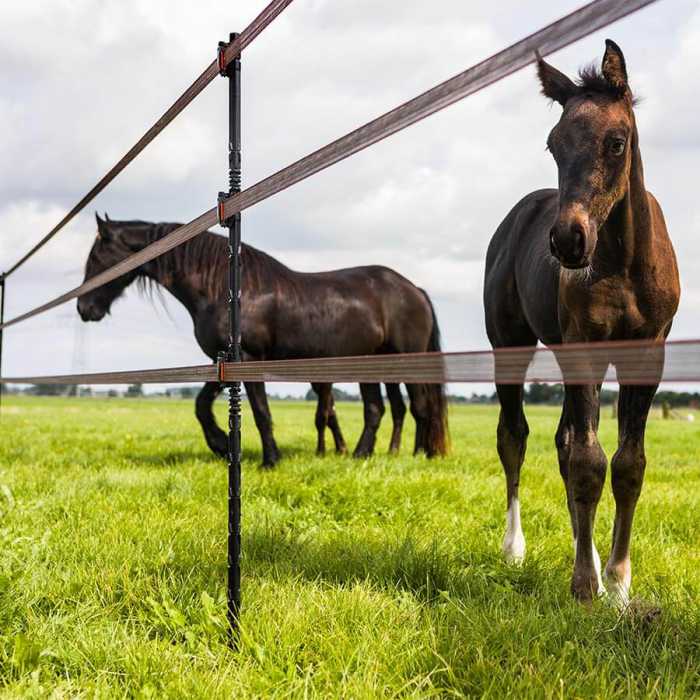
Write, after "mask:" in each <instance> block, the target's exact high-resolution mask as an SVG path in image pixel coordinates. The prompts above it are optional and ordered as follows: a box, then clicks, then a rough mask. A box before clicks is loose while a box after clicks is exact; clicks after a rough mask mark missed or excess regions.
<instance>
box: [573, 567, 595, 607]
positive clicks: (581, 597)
mask: <svg viewBox="0 0 700 700" xmlns="http://www.w3.org/2000/svg"><path fill="white" fill-rule="evenodd" d="M571 593H572V595H573V596H574V598H576V600H578V601H579V602H581V603H592V602H593V601H594V600H596V599H597V598H600V596H601V594H602V593H603V592H602V591H599V590H598V579H597V578H596V576H595V574H594V575H593V576H590V577H588V576H574V577H573V578H572V579H571Z"/></svg>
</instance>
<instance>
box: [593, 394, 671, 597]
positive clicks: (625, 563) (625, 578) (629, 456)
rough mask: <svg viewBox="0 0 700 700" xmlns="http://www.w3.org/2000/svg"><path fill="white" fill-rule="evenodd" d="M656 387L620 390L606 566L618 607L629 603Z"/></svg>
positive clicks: (609, 588)
mask: <svg viewBox="0 0 700 700" xmlns="http://www.w3.org/2000/svg"><path fill="white" fill-rule="evenodd" d="M657 386H658V385H654V386H621V387H620V400H619V403H618V448H617V452H616V453H615V456H614V457H613V458H612V462H611V465H610V467H611V469H610V471H611V479H612V489H613V495H614V496H615V524H614V526H613V541H612V550H611V552H610V559H608V563H607V564H606V566H605V585H606V588H607V590H608V593H610V595H611V596H612V597H613V598H614V601H615V602H616V603H617V604H618V605H619V606H620V607H624V606H626V605H627V603H628V602H629V589H630V584H631V582H632V565H631V562H630V540H631V537H632V520H633V518H634V511H635V507H636V505H637V501H638V500H639V494H640V493H641V491H642V482H643V480H644V469H645V467H646V456H645V454H644V433H645V430H646V424H647V416H648V415H649V409H650V408H651V402H652V400H653V398H654V394H655V393H656V388H657Z"/></svg>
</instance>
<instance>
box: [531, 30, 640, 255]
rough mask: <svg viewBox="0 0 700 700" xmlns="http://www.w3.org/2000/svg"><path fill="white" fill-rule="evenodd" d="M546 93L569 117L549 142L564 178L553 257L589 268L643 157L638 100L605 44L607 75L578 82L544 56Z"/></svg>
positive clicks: (617, 56) (618, 57)
mask: <svg viewBox="0 0 700 700" xmlns="http://www.w3.org/2000/svg"><path fill="white" fill-rule="evenodd" d="M537 69H538V74H539V78H540V82H541V84H542V92H543V93H544V95H546V96H547V97H549V98H550V99H552V100H554V101H555V102H558V103H559V104H560V105H561V106H562V107H563V108H564V109H563V112H562V115H561V118H560V119H559V122H558V123H557V125H556V126H555V127H554V128H553V129H552V131H551V132H550V134H549V138H548V139H547V148H548V150H549V151H551V153H552V155H553V156H554V160H555V161H556V164H557V168H558V171H559V211H558V214H557V218H556V221H555V223H554V226H553V227H552V229H551V232H550V249H551V252H552V255H553V256H555V257H556V258H557V259H558V260H559V262H560V263H561V264H562V265H563V266H564V267H567V268H572V269H577V268H583V267H587V266H588V265H590V263H591V260H592V258H593V254H594V252H595V249H596V245H597V243H598V233H599V231H600V228H601V227H602V226H603V224H604V223H605V221H606V220H607V218H608V216H609V215H610V212H611V211H612V209H613V207H614V206H615V205H616V204H617V203H618V202H619V201H621V200H622V199H623V198H624V196H625V194H626V192H627V190H628V187H629V178H630V169H631V167H632V159H633V155H634V152H635V149H636V128H635V120H634V113H633V110H632V107H633V105H634V100H633V98H632V93H631V91H630V88H629V85H628V82H627V68H626V65H625V58H624V56H623V54H622V51H621V50H620V47H619V46H617V44H615V42H613V41H610V40H609V39H608V40H607V41H606V48H605V55H604V57H603V64H602V68H601V70H600V71H598V70H596V69H595V68H594V67H592V66H591V67H589V68H585V69H584V70H582V71H581V73H580V76H579V80H578V81H577V82H574V81H572V80H570V79H569V78H568V77H567V76H565V75H564V74H563V73H561V72H559V71H558V70H557V69H556V68H553V67H552V66H550V65H549V64H548V63H546V62H545V61H543V60H542V58H541V57H539V55H538V59H537Z"/></svg>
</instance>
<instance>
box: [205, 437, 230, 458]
mask: <svg viewBox="0 0 700 700" xmlns="http://www.w3.org/2000/svg"><path fill="white" fill-rule="evenodd" d="M207 445H209V449H210V450H211V451H212V452H213V453H214V454H215V455H216V456H217V457H220V458H221V459H228V440H227V439H226V438H225V437H224V438H223V439H218V438H212V439H211V440H207Z"/></svg>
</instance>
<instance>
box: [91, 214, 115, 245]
mask: <svg viewBox="0 0 700 700" xmlns="http://www.w3.org/2000/svg"><path fill="white" fill-rule="evenodd" d="M105 216H106V214H105ZM95 221H96V222H97V236H98V237H99V238H101V239H102V240H103V241H108V240H109V239H110V238H111V232H110V230H109V226H108V223H107V222H108V221H109V219H107V221H103V220H102V219H100V215H99V214H98V213H97V212H95Z"/></svg>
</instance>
